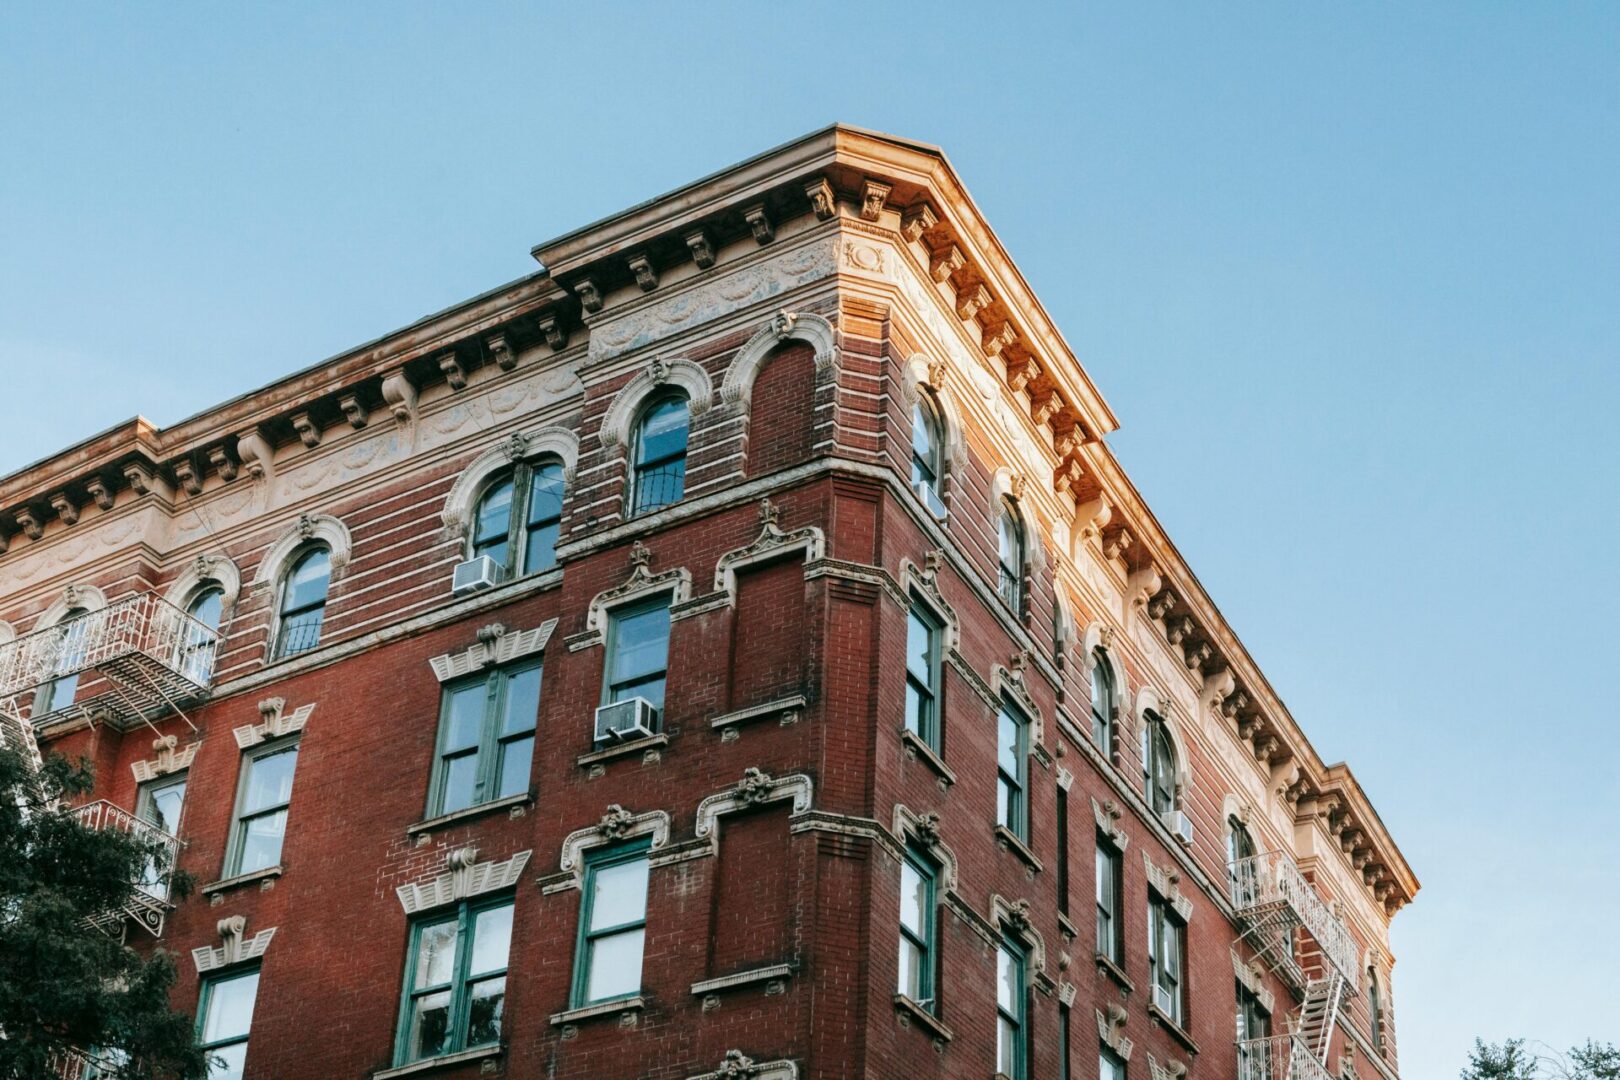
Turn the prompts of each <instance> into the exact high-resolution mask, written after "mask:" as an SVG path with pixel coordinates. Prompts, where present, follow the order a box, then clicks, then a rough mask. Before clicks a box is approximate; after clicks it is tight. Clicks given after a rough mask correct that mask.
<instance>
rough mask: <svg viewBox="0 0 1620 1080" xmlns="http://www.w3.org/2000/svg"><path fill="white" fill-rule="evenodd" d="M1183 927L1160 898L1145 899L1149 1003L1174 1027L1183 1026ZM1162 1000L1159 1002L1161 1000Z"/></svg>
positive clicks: (1184, 1025) (1168, 903) (1184, 980)
mask: <svg viewBox="0 0 1620 1080" xmlns="http://www.w3.org/2000/svg"><path fill="white" fill-rule="evenodd" d="M1186 957H1187V927H1186V924H1185V923H1183V922H1182V921H1181V919H1180V918H1178V917H1177V915H1176V913H1175V911H1174V910H1173V909H1172V908H1171V907H1170V902H1169V901H1168V900H1165V899H1164V898H1163V897H1159V896H1152V895H1150V896H1149V897H1148V970H1149V971H1151V972H1152V975H1153V988H1154V992H1153V994H1152V997H1151V998H1150V1000H1151V1001H1152V1002H1153V1004H1154V1005H1155V1006H1156V1007H1157V1008H1158V1009H1160V1010H1161V1011H1162V1012H1163V1013H1164V1014H1165V1015H1166V1016H1168V1017H1169V1018H1170V1019H1171V1020H1172V1021H1173V1022H1174V1023H1175V1025H1176V1026H1177V1027H1182V1028H1184V1027H1186V1026H1187V992H1186V985H1185V983H1186ZM1161 999H1162V1000H1161Z"/></svg>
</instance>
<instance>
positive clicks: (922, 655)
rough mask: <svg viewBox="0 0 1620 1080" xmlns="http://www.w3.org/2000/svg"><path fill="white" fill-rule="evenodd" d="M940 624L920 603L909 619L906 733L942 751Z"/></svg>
mask: <svg viewBox="0 0 1620 1080" xmlns="http://www.w3.org/2000/svg"><path fill="white" fill-rule="evenodd" d="M939 638H940V624H939V620H937V619H935V618H934V616H933V615H932V614H931V613H930V612H929V611H927V610H926V609H925V608H924V607H923V606H922V604H920V603H918V602H917V601H916V600H913V601H912V602H911V612H910V614H908V615H907V617H906V730H907V731H910V732H911V733H912V734H913V735H915V736H917V737H918V738H919V739H921V740H922V741H923V742H925V743H927V744H928V745H929V746H930V747H932V748H933V749H935V750H938V749H939V746H940V738H939V683H940V663H939V653H940V649H939Z"/></svg>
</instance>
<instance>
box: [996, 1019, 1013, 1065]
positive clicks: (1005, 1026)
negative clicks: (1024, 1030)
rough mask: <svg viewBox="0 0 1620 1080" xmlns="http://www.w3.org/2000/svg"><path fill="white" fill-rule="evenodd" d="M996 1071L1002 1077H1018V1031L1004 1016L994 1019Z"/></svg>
mask: <svg viewBox="0 0 1620 1080" xmlns="http://www.w3.org/2000/svg"><path fill="white" fill-rule="evenodd" d="M996 1069H997V1071H998V1072H1000V1073H1001V1074H1002V1075H1003V1076H1013V1077H1016V1076H1017V1075H1018V1029H1017V1028H1015V1027H1013V1025H1012V1021H1010V1020H1008V1019H1007V1018H1006V1017H1005V1016H1000V1017H997V1018H996Z"/></svg>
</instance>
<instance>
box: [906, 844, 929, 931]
mask: <svg viewBox="0 0 1620 1080" xmlns="http://www.w3.org/2000/svg"><path fill="white" fill-rule="evenodd" d="M900 924H901V925H902V926H904V927H905V928H906V929H908V930H910V931H911V932H912V933H913V934H916V935H917V936H918V937H926V936H927V933H926V928H927V926H928V879H927V878H925V877H924V876H923V875H922V874H919V873H918V872H917V869H916V867H914V866H912V865H911V863H909V862H903V863H901V864H900Z"/></svg>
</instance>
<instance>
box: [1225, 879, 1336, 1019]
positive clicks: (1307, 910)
mask: <svg viewBox="0 0 1620 1080" xmlns="http://www.w3.org/2000/svg"><path fill="white" fill-rule="evenodd" d="M1230 877H1231V886H1232V906H1233V907H1234V908H1236V909H1237V916H1238V919H1239V920H1240V922H1241V923H1242V924H1243V927H1244V936H1245V937H1247V938H1249V939H1250V942H1251V944H1253V945H1254V947H1255V950H1256V951H1257V952H1259V953H1260V954H1261V956H1262V957H1264V958H1265V960H1266V962H1267V963H1269V964H1270V965H1271V966H1272V968H1273V969H1274V970H1276V971H1277V972H1278V973H1279V974H1282V975H1283V976H1285V977H1292V978H1293V979H1294V980H1295V981H1296V982H1297V981H1298V977H1299V976H1300V974H1301V972H1300V969H1299V965H1298V963H1297V962H1296V960H1295V957H1294V953H1293V948H1292V941H1293V932H1294V928H1295V927H1301V926H1302V927H1304V928H1305V931H1306V933H1308V934H1310V936H1311V937H1312V939H1314V940H1315V942H1316V947H1317V949H1318V951H1320V952H1321V954H1322V956H1323V957H1324V958H1325V962H1326V963H1328V964H1331V965H1332V967H1333V969H1334V971H1335V972H1336V973H1337V974H1338V976H1339V977H1340V978H1341V979H1343V980H1344V984H1345V988H1346V990H1347V991H1348V992H1350V993H1354V987H1355V986H1356V973H1357V971H1358V970H1359V969H1360V967H1361V949H1360V947H1359V946H1357V945H1356V942H1355V939H1354V938H1352V937H1351V936H1350V931H1349V929H1348V928H1347V927H1346V926H1345V925H1344V923H1343V922H1341V921H1340V920H1339V917H1338V916H1337V915H1335V914H1333V911H1332V910H1331V909H1330V908H1329V907H1328V906H1327V904H1325V903H1323V902H1322V898H1321V897H1320V896H1318V895H1317V894H1316V889H1315V888H1313V887H1312V886H1311V883H1310V882H1309V881H1306V880H1305V875H1304V874H1302V873H1300V872H1299V866H1298V865H1297V864H1296V863H1295V862H1294V860H1293V858H1292V857H1291V856H1289V855H1288V854H1287V853H1286V852H1282V851H1268V852H1265V853H1264V854H1261V855H1255V856H1252V857H1250V858H1247V859H1239V860H1237V861H1236V862H1234V863H1232V864H1231V866H1230Z"/></svg>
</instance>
